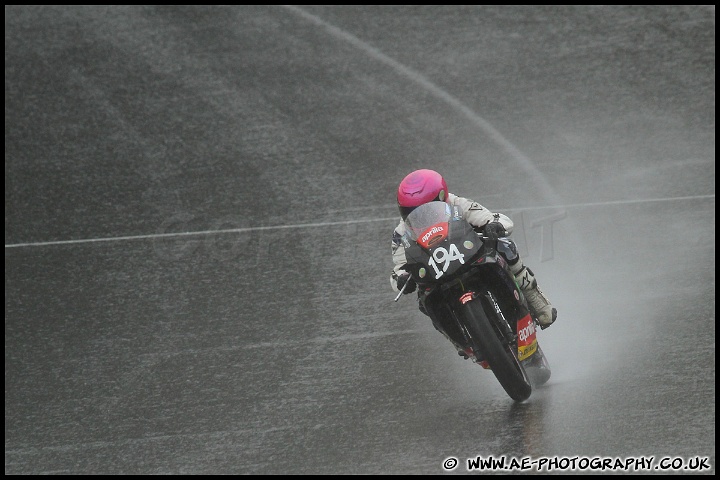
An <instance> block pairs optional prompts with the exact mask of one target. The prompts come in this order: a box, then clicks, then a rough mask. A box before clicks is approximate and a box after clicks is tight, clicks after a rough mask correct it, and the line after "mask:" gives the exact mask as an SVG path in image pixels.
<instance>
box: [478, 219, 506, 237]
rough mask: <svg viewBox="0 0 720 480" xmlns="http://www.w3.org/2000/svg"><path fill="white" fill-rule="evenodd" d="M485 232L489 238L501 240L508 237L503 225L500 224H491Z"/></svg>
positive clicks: (486, 227) (486, 226)
mask: <svg viewBox="0 0 720 480" xmlns="http://www.w3.org/2000/svg"><path fill="white" fill-rule="evenodd" d="M484 230H485V235H487V236H488V237H493V238H499V237H505V236H507V233H506V232H505V227H503V224H502V223H500V222H490V223H488V224H487V225H485V228H484Z"/></svg>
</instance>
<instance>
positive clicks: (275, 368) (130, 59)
mask: <svg viewBox="0 0 720 480" xmlns="http://www.w3.org/2000/svg"><path fill="white" fill-rule="evenodd" d="M421 167H429V168H435V169H438V170H440V171H442V172H443V173H444V174H445V175H446V177H447V180H448V183H449V185H450V188H451V190H452V191H454V192H455V193H458V194H461V195H464V196H467V197H471V198H474V199H476V200H478V201H480V202H482V203H483V204H485V205H486V206H487V207H488V208H490V209H492V210H496V211H503V212H505V213H508V214H509V215H510V216H511V217H512V218H513V219H514V220H515V222H516V225H517V226H516V233H514V234H513V235H514V236H515V237H516V241H517V242H518V244H519V246H520V248H521V250H522V253H523V254H524V257H525V260H526V263H528V264H529V265H530V266H531V268H533V269H534V270H535V272H536V274H537V276H538V277H539V279H540V282H541V286H542V287H543V289H544V290H545V292H546V293H547V294H548V296H549V297H550V298H551V300H552V301H553V302H554V304H555V305H556V307H557V308H558V310H559V312H560V313H559V319H558V321H557V323H556V325H554V326H553V327H552V328H551V329H549V330H545V331H542V332H540V334H539V339H540V342H541V345H542V346H543V348H544V350H545V352H546V354H547V355H548V357H549V359H550V362H551V364H552V366H553V377H552V379H551V380H550V382H549V383H548V385H547V386H546V387H544V388H541V389H537V390H536V391H534V393H533V395H532V397H531V398H530V399H529V400H528V401H527V402H525V403H523V404H513V402H512V401H511V400H510V399H509V397H507V395H506V394H505V393H504V391H503V390H502V389H501V387H500V386H499V384H498V383H497V381H496V380H495V379H494V377H493V376H492V375H491V374H490V372H486V371H484V370H482V369H480V368H479V367H478V366H476V365H473V364H471V363H470V362H467V361H463V360H462V359H460V358H459V357H458V356H457V355H456V354H455V353H454V352H453V351H452V349H451V348H450V344H449V343H447V341H446V340H445V339H444V338H442V337H441V336H440V335H439V334H438V333H437V332H435V331H434V330H433V328H432V327H431V326H430V325H429V322H428V321H427V319H426V318H425V317H423V316H422V314H420V313H419V312H418V311H417V309H416V307H415V306H414V302H413V301H412V299H411V298H407V297H406V298H403V299H402V300H401V301H399V302H398V303H394V302H393V297H394V295H393V293H392V292H391V291H390V288H389V281H388V274H389V271H390V268H391V265H390V251H389V249H390V243H389V239H390V234H391V231H392V228H393V227H394V225H395V222H396V221H395V217H396V214H397V213H396V210H395V207H394V191H395V188H396V185H397V182H398V181H399V180H400V178H402V176H404V175H405V174H406V173H408V172H409V171H411V170H412V169H415V168H421ZM714 243H715V7H714V6H690V7H677V6H675V7H659V6H655V7H629V6H615V7H611V6H604V7H603V6H595V7H562V8H561V7H457V6H455V7H369V6H356V7H327V6H324V7H323V6H315V7H302V9H298V8H290V7H280V6H267V7H264V6H262V7H261V6H237V7H232V6H230V7H227V6H226V7H220V6H211V7H200V6H186V7H178V6H175V7H139V6H134V7H133V6H127V7H117V6H116V7H97V6H96V7H77V6H75V7H68V6H60V7H47V6H45V7H33V6H24V7H23V6H6V7H5V473H6V474H48V473H50V474H59V473H69V474H302V473H318V474H382V473H385V474H408V473H409V474H436V473H443V472H444V470H443V468H442V464H443V462H444V460H445V459H447V458H448V457H455V458H457V459H458V460H459V462H460V465H459V466H458V467H456V468H455V469H454V470H452V472H453V473H467V469H466V461H467V459H468V458H475V457H477V456H483V457H486V456H491V455H492V456H494V457H496V458H499V457H500V456H502V455H506V456H508V457H516V458H531V459H539V458H541V457H550V458H554V457H558V458H560V459H562V458H573V457H576V456H577V457H580V458H583V457H588V458H597V457H603V458H611V459H614V458H623V459H625V458H628V457H631V458H632V457H638V458H639V457H654V463H653V464H652V465H653V467H655V466H658V465H659V460H660V459H661V458H664V457H669V458H680V459H681V460H680V462H681V463H682V462H683V461H684V462H687V461H689V460H691V459H695V458H697V457H700V458H707V461H708V463H709V465H710V466H711V468H710V469H704V470H702V471H700V472H699V473H714V471H715V366H714V363H715V267H714V264H715V247H714ZM564 472H566V471H560V470H555V473H564ZM607 472H608V471H607V470H606V471H605V473H607ZM646 472H647V473H664V472H665V471H663V470H655V469H654V468H652V469H650V470H649V471H646ZM482 473H486V472H482ZM579 473H595V471H591V470H584V471H581V472H579ZM614 473H617V471H615V472H614ZM682 473H692V472H691V471H687V470H686V471H682Z"/></svg>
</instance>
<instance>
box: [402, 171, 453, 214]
mask: <svg viewBox="0 0 720 480" xmlns="http://www.w3.org/2000/svg"><path fill="white" fill-rule="evenodd" d="M447 199H448V188H447V183H445V179H444V178H443V177H442V175H440V174H439V173H438V172H436V171H435V170H427V169H422V170H415V171H414V172H411V173H410V174H408V175H407V176H406V177H405V178H403V179H402V181H401V182H400V186H398V191H397V200H398V207H399V208H400V216H401V217H402V218H403V220H405V219H406V218H407V216H408V215H410V212H412V211H413V210H415V208H416V207H419V206H420V205H422V204H423V203H427V202H432V201H436V200H439V201H441V202H446V201H447Z"/></svg>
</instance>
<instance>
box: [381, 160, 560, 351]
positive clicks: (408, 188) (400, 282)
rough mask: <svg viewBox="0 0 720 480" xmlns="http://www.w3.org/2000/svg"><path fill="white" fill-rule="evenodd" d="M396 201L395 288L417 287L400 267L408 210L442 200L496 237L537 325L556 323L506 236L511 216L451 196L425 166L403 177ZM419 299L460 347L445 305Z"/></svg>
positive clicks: (392, 281) (458, 334)
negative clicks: (398, 213)
mask: <svg viewBox="0 0 720 480" xmlns="http://www.w3.org/2000/svg"><path fill="white" fill-rule="evenodd" d="M397 201H398V207H399V208H400V216H401V217H402V220H401V221H400V224H399V225H398V226H397V227H396V228H395V231H394V232H393V236H392V257H393V262H394V264H395V266H394V267H393V271H392V274H391V276H390V284H391V285H392V288H393V289H394V290H395V291H398V290H402V288H403V287H404V286H405V284H406V283H407V282H408V281H409V282H410V283H408V285H407V287H406V288H405V290H404V292H403V293H405V294H408V293H412V292H414V291H415V289H416V284H415V282H414V281H413V280H412V278H411V277H410V274H409V273H408V272H406V271H405V270H404V269H403V268H404V267H405V265H406V263H407V258H406V257H405V248H404V246H403V242H402V237H403V235H404V234H405V224H404V220H405V219H406V218H407V216H408V215H409V214H410V212H411V211H413V210H414V209H415V208H416V207H418V206H420V205H422V204H424V203H427V202H432V201H444V202H447V203H448V204H450V205H456V206H457V207H459V209H460V211H461V212H462V214H463V218H464V219H465V220H466V221H467V222H468V223H470V225H472V226H473V227H474V228H475V230H476V231H478V232H482V233H485V234H486V235H488V236H489V235H492V236H494V237H496V238H497V237H499V238H498V242H497V250H498V252H500V254H501V255H502V256H503V257H504V258H505V259H506V260H507V262H508V265H509V266H510V271H511V272H512V273H513V275H515V279H516V280H517V283H518V286H519V287H520V290H522V292H523V294H524V295H525V299H526V300H527V302H528V306H529V307H530V310H532V312H533V314H534V315H535V317H536V318H537V320H538V323H539V324H540V327H541V328H543V329H545V328H547V327H549V326H550V325H552V324H553V322H555V319H556V318H557V310H556V309H555V308H553V306H552V305H551V304H550V301H549V300H548V299H547V297H545V295H544V294H543V293H542V292H541V291H540V289H539V288H538V286H537V281H536V280H535V276H534V274H533V272H532V271H531V270H530V269H529V268H528V267H527V266H525V264H524V263H523V261H522V260H521V259H520V255H519V254H518V251H517V247H516V245H515V242H513V241H512V240H510V239H509V238H507V236H508V235H510V234H511V233H512V230H513V222H512V220H510V218H508V217H507V216H506V215H503V214H502V213H493V212H490V211H489V210H488V209H486V208H485V207H483V206H482V205H480V204H479V203H477V202H474V201H472V200H469V199H467V198H463V197H458V196H456V195H453V194H452V193H450V192H449V191H448V188H447V184H446V183H445V179H444V178H443V177H442V175H440V174H439V173H438V172H436V171H434V170H428V169H422V170H415V171H414V172H411V173H410V174H408V175H407V176H406V177H405V178H403V180H402V181H401V182H400V185H399V186H398V190H397ZM419 301H420V302H419V303H420V305H419V306H420V311H422V312H423V313H424V314H426V315H428V316H429V317H430V318H431V319H432V321H433V325H434V326H435V328H436V329H437V330H438V331H440V333H442V334H444V335H445V336H446V337H448V339H449V340H450V341H451V342H453V343H454V344H456V346H457V347H458V349H459V350H463V348H462V347H461V346H462V344H463V343H464V341H463V340H462V336H461V332H459V331H458V330H457V327H456V326H455V322H454V321H452V316H451V315H450V312H449V311H447V307H446V306H444V305H441V304H437V303H434V302H432V301H429V300H428V299H427V298H423V297H422V296H419Z"/></svg>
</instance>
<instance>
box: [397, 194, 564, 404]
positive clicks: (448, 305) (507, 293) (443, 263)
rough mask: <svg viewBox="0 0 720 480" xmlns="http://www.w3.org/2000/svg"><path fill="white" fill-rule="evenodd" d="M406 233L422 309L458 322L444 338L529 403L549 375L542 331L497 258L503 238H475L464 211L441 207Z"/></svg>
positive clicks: (416, 215)
mask: <svg viewBox="0 0 720 480" xmlns="http://www.w3.org/2000/svg"><path fill="white" fill-rule="evenodd" d="M405 230H406V233H405V235H404V236H403V238H402V239H401V241H402V242H403V244H404V247H405V255H406V257H407V260H408V264H407V265H406V266H405V267H404V269H405V270H406V271H408V272H409V273H410V275H411V277H412V280H414V281H415V283H416V284H417V286H418V295H419V299H420V302H421V305H423V306H426V305H427V306H429V305H430V303H429V302H432V305H440V306H441V308H445V309H446V311H449V312H450V315H449V318H452V320H453V322H452V323H453V325H445V326H444V328H443V329H440V328H438V330H440V331H441V332H442V333H443V334H444V335H445V336H446V337H447V338H448V339H449V340H450V341H451V342H452V343H453V344H454V345H455V346H456V348H457V349H458V353H459V354H460V355H462V356H464V357H465V358H469V359H471V360H472V361H473V362H475V363H478V364H480V365H481V366H483V367H484V368H485V369H489V370H491V371H492V373H493V374H494V375H495V377H496V378H497V380H498V382H500V385H501V386H502V387H503V389H504V390H505V392H506V393H507V394H508V395H509V396H510V398H512V399H513V400H515V401H516V402H522V401H525V400H527V399H528V398H529V397H530V395H531V394H532V389H533V387H534V386H540V385H543V384H544V383H546V382H547V381H548V380H549V379H550V375H551V370H550V365H549V363H548V361H547V358H546V357H545V354H544V353H543V351H542V349H541V348H540V345H539V343H538V339H537V335H536V326H538V325H539V323H538V321H537V319H536V318H534V317H533V315H532V313H531V311H530V309H529V308H528V305H527V302H526V300H525V297H524V296H523V293H522V291H521V290H520V288H519V287H518V285H517V282H516V281H515V277H514V276H513V274H512V273H511V272H510V267H509V266H508V264H507V261H506V260H505V259H504V257H502V255H500V253H499V252H498V250H497V242H498V241H499V240H498V237H497V236H492V235H491V236H486V235H483V234H480V233H477V232H476V231H475V230H474V229H473V227H472V225H470V224H469V223H468V222H467V221H465V220H464V219H463V217H462V213H461V212H460V211H459V209H458V207H455V206H451V205H449V204H447V203H445V202H440V201H435V202H429V203H426V204H423V205H421V206H419V207H417V208H416V209H415V210H413V211H412V212H411V213H410V214H409V215H408V217H407V218H406V220H405ZM408 284H410V280H409V281H407V282H406V283H405V285H404V287H403V290H401V292H400V293H399V294H398V296H397V297H396V298H395V301H397V300H398V299H399V298H400V297H401V296H402V294H403V293H404V289H405V288H406V287H407V286H408ZM436 328H437V325H436ZM444 330H445V331H444Z"/></svg>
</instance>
